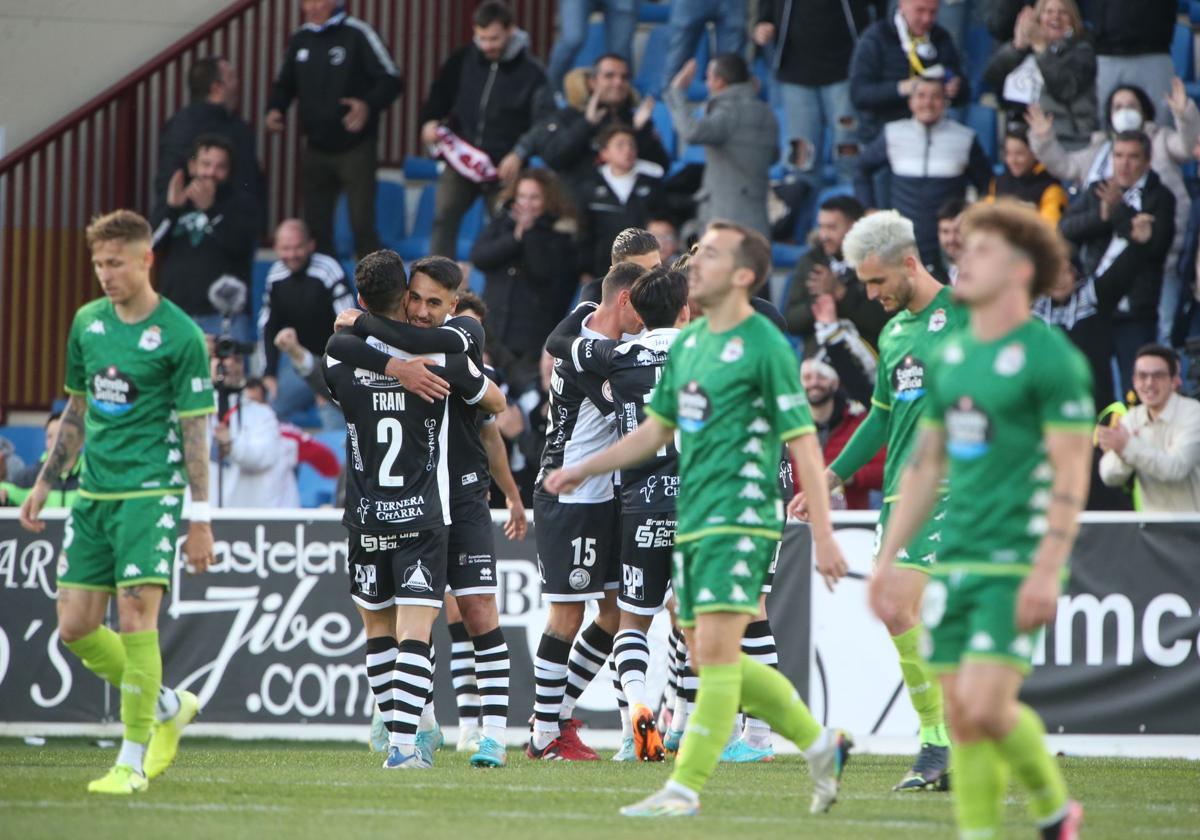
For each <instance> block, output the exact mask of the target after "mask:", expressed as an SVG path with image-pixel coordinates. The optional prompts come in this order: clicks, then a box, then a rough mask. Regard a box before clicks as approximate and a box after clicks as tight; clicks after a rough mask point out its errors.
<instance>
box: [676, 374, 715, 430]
mask: <svg viewBox="0 0 1200 840" xmlns="http://www.w3.org/2000/svg"><path fill="white" fill-rule="evenodd" d="M678 412H679V425H680V427H681V428H683V430H684V431H688V432H698V431H700V430H701V429H703V428H704V424H705V423H707V422H708V418H709V417H710V416H711V415H712V403H711V402H710V401H709V399H708V394H707V393H705V391H704V389H703V388H701V387H700V383H698V382H696V380H694V379H693V380H692V381H691V382H689V383H688V384H687V385H684V386H683V388H681V389H680V391H679V408H678Z"/></svg>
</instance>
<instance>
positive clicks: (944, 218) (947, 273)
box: [925, 198, 967, 286]
mask: <svg viewBox="0 0 1200 840" xmlns="http://www.w3.org/2000/svg"><path fill="white" fill-rule="evenodd" d="M966 209H967V202H965V201H963V200H962V199H961V198H950V199H947V200H946V202H945V203H944V204H942V206H941V207H939V208H938V211H937V236H938V259H937V261H936V262H932V263H930V264H928V265H926V266H925V269H926V270H927V271H928V272H929V273H930V274H932V275H933V276H934V277H936V278H937V279H938V282H939V283H941V284H942V285H943V286H954V285H957V283H958V260H959V257H961V256H962V237H961V236H959V233H958V221H959V219H960V218H961V217H962V214H963V211H964V210H966Z"/></svg>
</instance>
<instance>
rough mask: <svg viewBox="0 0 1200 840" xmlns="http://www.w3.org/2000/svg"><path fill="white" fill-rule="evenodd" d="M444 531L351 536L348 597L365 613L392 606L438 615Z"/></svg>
mask: <svg viewBox="0 0 1200 840" xmlns="http://www.w3.org/2000/svg"><path fill="white" fill-rule="evenodd" d="M446 538H447V529H446V528H445V527H444V526H443V527H438V528H430V529H427V530H424V531H406V532H403V533H398V534H387V533H383V534H368V533H366V532H363V531H356V530H353V529H352V530H351V531H350V558H349V564H348V565H349V570H350V597H351V598H353V599H354V603H356V604H358V606H360V607H362V608H363V609H365V610H382V609H384V608H386V607H390V606H393V605H396V606H411V607H434V608H436V609H441V606H442V598H443V597H445V594H446Z"/></svg>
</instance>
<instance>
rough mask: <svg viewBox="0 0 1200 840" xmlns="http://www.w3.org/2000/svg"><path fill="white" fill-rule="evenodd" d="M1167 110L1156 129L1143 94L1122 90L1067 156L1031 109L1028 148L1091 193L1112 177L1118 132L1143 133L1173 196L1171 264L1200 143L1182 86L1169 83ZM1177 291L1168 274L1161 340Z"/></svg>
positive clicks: (1198, 117)
mask: <svg viewBox="0 0 1200 840" xmlns="http://www.w3.org/2000/svg"><path fill="white" fill-rule="evenodd" d="M1166 104H1167V107H1168V108H1169V110H1170V111H1171V116H1172V117H1173V118H1174V123H1175V126H1174V128H1168V127H1166V126H1165V125H1159V124H1157V123H1155V121H1154V117H1155V104H1154V101H1153V100H1152V99H1151V98H1150V97H1149V96H1148V95H1147V94H1146V92H1145V91H1144V90H1142V89H1141V88H1139V87H1136V86H1134V85H1120V86H1118V87H1117V88H1115V89H1114V90H1113V92H1112V93H1111V94H1110V95H1109V97H1108V100H1107V103H1106V105H1105V109H1104V113H1105V124H1106V126H1107V128H1106V129H1104V130H1102V131H1098V132H1096V133H1095V134H1093V135H1092V139H1091V142H1090V143H1089V144H1088V145H1087V146H1085V147H1084V148H1082V149H1078V150H1077V151H1074V152H1070V151H1067V150H1066V149H1065V148H1064V147H1063V145H1062V144H1061V143H1059V142H1058V139H1057V138H1056V137H1055V135H1054V123H1055V120H1054V118H1053V117H1052V116H1049V115H1048V114H1046V113H1045V112H1044V111H1042V110H1041V108H1039V107H1036V106H1034V107H1031V108H1030V109H1029V112H1028V115H1027V121H1028V122H1029V145H1030V148H1031V149H1033V154H1034V156H1036V157H1037V159H1038V160H1040V161H1041V162H1042V163H1043V164H1045V166H1046V170H1047V171H1048V172H1049V173H1050V174H1051V175H1053V176H1054V177H1055V178H1058V179H1059V180H1060V181H1063V182H1064V183H1066V184H1069V185H1072V186H1074V187H1075V188H1077V189H1084V188H1087V187H1090V186H1091V185H1092V184H1095V183H1096V182H1098V181H1101V180H1103V179H1105V178H1111V177H1112V173H1113V151H1112V150H1113V137H1114V136H1115V135H1117V134H1119V133H1120V132H1122V131H1141V132H1143V133H1144V134H1145V135H1146V136H1147V137H1149V138H1150V168H1151V169H1153V170H1154V171H1155V173H1157V175H1158V177H1159V178H1161V179H1162V182H1163V186H1165V187H1166V188H1167V189H1169V190H1170V191H1171V194H1172V195H1174V196H1175V226H1174V229H1175V237H1174V238H1173V239H1172V240H1171V250H1170V257H1169V260H1170V262H1171V264H1174V262H1175V260H1177V259H1178V257H1179V253H1180V250H1181V248H1182V247H1183V234H1184V232H1185V231H1186V230H1187V217H1188V208H1189V207H1190V206H1191V198H1190V196H1189V195H1188V191H1187V186H1186V185H1185V184H1184V180H1183V169H1182V167H1183V165H1184V164H1186V163H1188V162H1189V161H1190V160H1191V153H1192V149H1194V148H1195V146H1196V143H1197V142H1198V141H1200V110H1197V108H1196V103H1195V102H1193V101H1192V100H1191V98H1189V97H1188V95H1187V91H1186V90H1185V89H1184V86H1183V82H1182V81H1180V80H1179V79H1175V80H1173V81H1172V83H1171V95H1170V96H1169V97H1167V99H1166ZM1179 295H1180V285H1179V279H1178V275H1176V273H1175V272H1170V273H1169V275H1168V277H1167V280H1166V284H1165V286H1164V291H1163V295H1162V301H1161V303H1160V307H1159V314H1158V319H1159V338H1160V339H1163V338H1165V337H1166V335H1167V334H1168V333H1169V332H1170V327H1171V322H1172V321H1173V320H1174V317H1175V310H1176V308H1177V307H1178V303H1179Z"/></svg>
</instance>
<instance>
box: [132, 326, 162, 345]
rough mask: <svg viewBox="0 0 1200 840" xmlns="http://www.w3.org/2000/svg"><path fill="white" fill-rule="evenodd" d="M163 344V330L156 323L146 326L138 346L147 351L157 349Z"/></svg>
mask: <svg viewBox="0 0 1200 840" xmlns="http://www.w3.org/2000/svg"><path fill="white" fill-rule="evenodd" d="M161 346H162V330H160V329H159V328H158V325H157V324H155V325H154V326H152V327H146V329H144V330H143V331H142V337H141V338H139V339H138V347H139V348H140V349H142V350H145V351H147V352H149V351H151V350H157V349H158V348H159V347H161Z"/></svg>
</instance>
